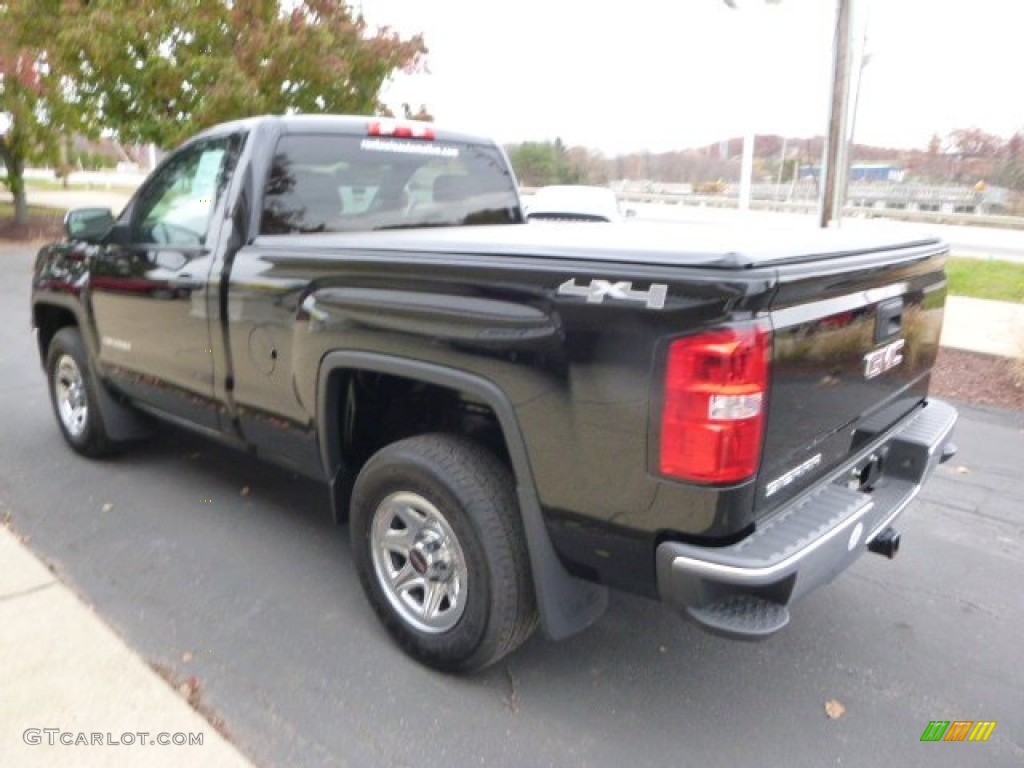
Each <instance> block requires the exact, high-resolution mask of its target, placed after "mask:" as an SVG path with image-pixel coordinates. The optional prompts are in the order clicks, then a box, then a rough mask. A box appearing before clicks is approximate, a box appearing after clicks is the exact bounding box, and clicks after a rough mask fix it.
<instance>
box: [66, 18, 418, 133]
mask: <svg viewBox="0 0 1024 768" xmlns="http://www.w3.org/2000/svg"><path fill="white" fill-rule="evenodd" d="M288 7H289V8H290V10H283V9H282V6H281V5H280V4H279V3H278V2H277V0H233V1H230V2H229V0H139V2H136V3H134V4H126V3H124V2H123V0H89V2H79V3H77V4H75V3H70V4H65V5H64V11H63V15H62V17H61V18H60V21H59V24H57V25H56V26H55V28H54V29H53V35H54V39H55V40H56V41H57V48H58V49H59V51H60V54H59V56H60V65H61V68H62V69H63V70H64V71H65V72H67V73H68V74H69V75H70V77H71V78H72V79H73V80H74V82H75V84H76V89H77V93H78V95H79V97H80V99H81V101H82V102H83V104H84V105H85V107H86V113H87V116H88V119H89V122H90V124H91V125H93V126H94V127H101V126H102V127H104V128H108V129H111V130H113V131H115V132H116V133H117V135H118V137H119V138H120V139H121V140H122V141H140V142H153V143H156V144H158V145H161V146H163V147H171V146H173V145H175V144H177V143H179V142H180V141H181V140H183V139H185V138H187V137H188V136H189V135H191V134H193V133H195V132H196V131H197V130H200V129H202V128H206V127H208V126H210V125H213V124H215V123H218V122H222V121H224V120H230V119H234V118H239V117H245V116H249V115H254V114H262V113H282V112H288V111H292V112H346V113H354V114H374V113H378V112H384V111H385V107H384V106H383V105H382V104H381V103H380V100H379V94H380V90H381V88H382V87H383V85H384V83H385V82H386V81H387V80H388V79H389V78H390V77H391V76H392V75H393V74H394V73H395V72H396V71H399V70H405V71H411V70H415V69H417V68H418V67H419V66H421V62H422V57H423V55H424V54H425V53H426V47H425V45H424V43H423V39H422V38H421V37H419V36H415V37H412V38H408V39H403V38H402V37H400V36H399V35H398V34H397V33H395V32H393V31H391V30H390V29H387V28H384V29H379V30H373V31H371V30H370V29H369V28H368V26H367V24H366V22H365V20H364V19H363V17H362V16H360V15H353V13H352V11H351V9H350V8H349V7H348V5H347V3H345V2H343V1H342V0H300V1H299V2H294V3H290V4H288ZM421 111H422V112H425V109H424V108H422V107H421Z"/></svg>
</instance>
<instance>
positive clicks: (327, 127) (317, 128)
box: [195, 114, 495, 145]
mask: <svg viewBox="0 0 1024 768" xmlns="http://www.w3.org/2000/svg"><path fill="white" fill-rule="evenodd" d="M386 121H394V122H395V123H397V124H399V125H403V126H404V125H408V126H422V127H428V128H429V129H430V130H431V131H432V132H433V134H434V139H433V140H434V141H457V142H463V143H468V144H489V145H493V144H494V143H495V142H494V140H493V139H491V138H489V137H487V136H482V135H479V134H471V133H464V132H462V131H452V130H449V129H446V128H443V127H440V126H437V125H435V124H434V123H424V122H422V121H418V120H405V119H402V118H389V117H381V116H380V115H328V114H302V115H255V116H253V117H246V118H242V119H240V120H232V121H229V122H226V123H219V124H218V125H214V126H211V127H209V128H207V129H206V130H205V131H203V132H202V133H199V134H198V135H197V136H196V137H195V138H197V139H198V138H202V137H207V136H214V135H219V134H222V133H231V132H234V131H238V130H244V129H249V130H251V129H252V128H254V127H256V126H257V125H262V124H266V123H277V124H278V126H279V127H280V129H281V132H282V133H291V134H295V133H299V134H302V133H306V134H318V133H319V134H323V133H340V134H346V135H352V136H366V135H368V131H369V126H370V123H376V122H386ZM414 140H416V141H423V140H424V139H414ZM427 140H428V141H429V139H427Z"/></svg>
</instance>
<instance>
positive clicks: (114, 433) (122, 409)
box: [32, 295, 152, 441]
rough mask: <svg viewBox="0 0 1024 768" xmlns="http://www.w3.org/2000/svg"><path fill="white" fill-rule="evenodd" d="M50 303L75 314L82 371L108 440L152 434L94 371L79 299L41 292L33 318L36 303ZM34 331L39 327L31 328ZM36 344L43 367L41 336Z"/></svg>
mask: <svg viewBox="0 0 1024 768" xmlns="http://www.w3.org/2000/svg"><path fill="white" fill-rule="evenodd" d="M40 306H50V307H58V308H60V309H65V310H67V311H68V312H70V313H71V314H72V315H73V316H74V318H75V324H74V325H75V327H76V328H78V331H79V333H81V334H82V341H83V342H84V343H85V352H86V354H87V355H88V356H89V369H88V370H87V371H86V375H87V376H88V377H89V383H90V384H91V385H92V390H93V392H95V393H96V406H97V407H98V408H99V411H100V420H101V421H102V422H103V426H104V428H105V429H106V431H107V434H108V435H109V436H110V438H111V439H112V440H116V441H127V440H139V439H142V438H144V437H148V436H149V435H150V434H152V429H150V427H149V426H148V425H147V424H146V422H145V420H144V419H143V418H142V417H140V415H139V413H138V411H136V410H134V409H133V408H129V407H126V406H124V405H122V404H121V403H120V402H118V400H117V399H116V398H115V397H114V396H113V395H112V394H111V393H110V390H109V389H107V386H106V384H104V383H103V379H102V378H101V377H100V375H99V372H98V371H97V361H98V350H97V343H96V334H95V332H94V329H93V328H92V327H91V326H90V325H89V324H88V323H87V322H86V316H85V314H86V313H85V310H84V309H83V308H82V305H81V303H80V302H78V301H76V300H74V299H71V298H66V297H62V296H53V295H45V298H44V299H41V300H39V301H33V302H32V314H33V320H34V318H35V310H36V307H40ZM35 331H36V333H37V334H38V332H39V329H38V328H36V329H35ZM37 342H38V346H39V357H40V362H41V364H42V365H43V367H44V368H45V367H46V350H45V349H43V342H42V339H40V338H37Z"/></svg>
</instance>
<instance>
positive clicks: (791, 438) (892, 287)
mask: <svg viewBox="0 0 1024 768" xmlns="http://www.w3.org/2000/svg"><path fill="white" fill-rule="evenodd" d="M945 257H946V248H945V246H944V245H943V244H941V243H938V242H936V243H932V244H930V245H927V246H922V244H921V243H915V244H913V245H908V246H906V247H904V248H894V249H890V250H886V251H876V252H873V253H861V254H842V255H833V256H829V257H824V258H822V259H820V260H817V261H809V260H801V261H799V262H794V263H788V264H787V263H782V264H779V265H778V270H779V272H778V275H779V289H778V293H777V294H776V296H775V298H774V300H773V302H772V306H771V321H772V325H773V329H774V343H773V351H772V367H771V370H772V373H771V382H770V387H769V396H768V412H767V425H766V432H765V438H764V449H763V452H762V456H763V459H762V466H761V471H760V473H759V475H758V483H757V495H756V501H755V506H756V514H757V516H758V517H763V516H765V515H768V514H770V512H771V511H772V510H773V509H775V508H777V507H778V506H779V505H780V504H782V503H784V502H786V501H788V500H789V499H792V498H793V497H794V496H796V495H797V494H799V493H800V491H801V490H802V489H805V488H806V487H807V486H808V485H810V484H811V483H813V482H814V480H816V479H817V478H820V477H821V476H822V475H825V474H827V473H828V472H829V471H830V470H832V469H833V468H835V467H836V466H837V465H838V464H840V463H841V462H842V461H843V460H844V459H846V458H848V457H849V456H850V455H851V454H852V453H854V452H856V451H857V450H858V449H859V448H861V447H862V446H863V443H864V442H865V437H866V436H868V435H877V434H879V433H881V432H884V431H885V430H886V429H888V428H889V427H891V426H892V425H894V424H896V423H897V422H898V421H899V420H900V419H901V418H903V417H904V416H906V415H907V414H908V413H909V412H911V411H913V410H914V409H915V408H918V407H919V406H920V405H921V403H922V402H923V401H924V399H925V397H926V395H927V392H928V383H929V377H930V371H931V368H932V365H933V364H934V362H935V357H936V354H937V352H938V347H939V335H940V332H941V329H942V314H943V307H944V305H945V298H946V279H945V273H944V272H943V266H944V263H945ZM882 458H883V460H884V457H882ZM874 471H877V464H876V465H874V466H869V465H865V466H864V467H859V466H858V467H857V468H856V469H855V470H854V472H853V473H852V474H851V477H850V478H847V480H848V481H849V482H850V484H851V487H859V486H862V485H865V484H869V483H870V481H871V479H872V478H871V477H870V476H869V475H870V473H871V472H874ZM861 474H863V475H864V476H861Z"/></svg>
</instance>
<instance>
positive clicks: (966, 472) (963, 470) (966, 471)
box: [956, 464, 971, 475]
mask: <svg viewBox="0 0 1024 768" xmlns="http://www.w3.org/2000/svg"><path fill="white" fill-rule="evenodd" d="M956 473H957V474H958V475H969V474H970V473H971V470H969V469H968V468H967V467H965V466H964V465H963V464H961V465H960V466H959V467H957V468H956Z"/></svg>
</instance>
